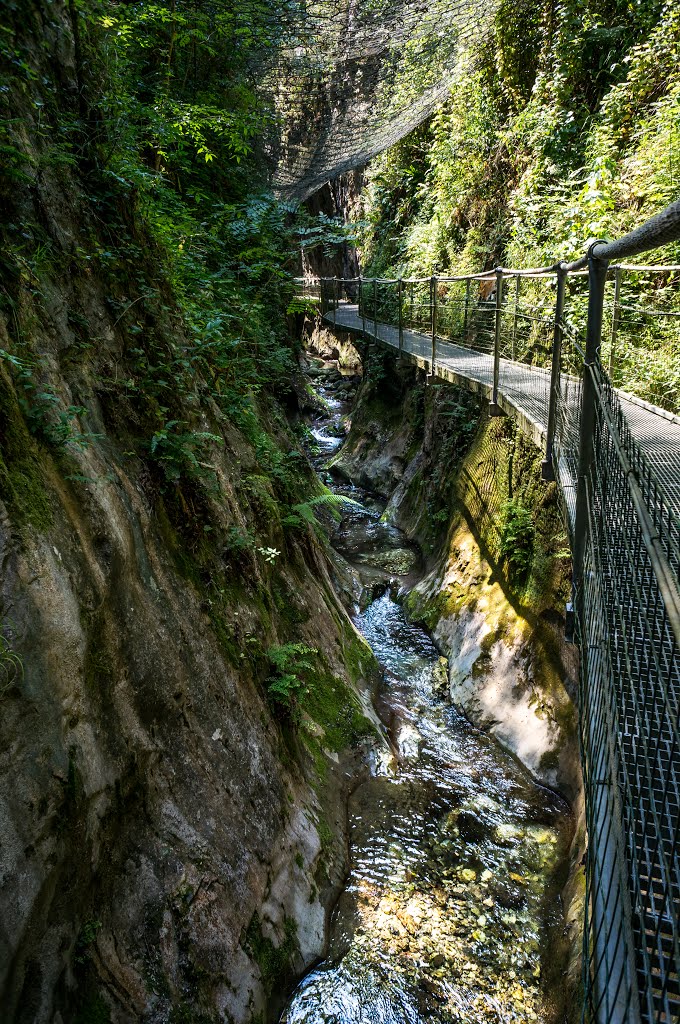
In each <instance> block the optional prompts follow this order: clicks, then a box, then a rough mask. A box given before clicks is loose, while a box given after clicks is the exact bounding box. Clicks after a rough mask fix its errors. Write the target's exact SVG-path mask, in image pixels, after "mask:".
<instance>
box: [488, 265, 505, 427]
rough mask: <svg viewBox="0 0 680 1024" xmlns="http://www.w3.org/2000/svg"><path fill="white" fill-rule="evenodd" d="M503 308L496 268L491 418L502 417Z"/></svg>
mask: <svg viewBox="0 0 680 1024" xmlns="http://www.w3.org/2000/svg"><path fill="white" fill-rule="evenodd" d="M502 306H503V268H502V267H496V315H495V319H494V338H493V392H492V396H491V405H490V407H489V412H490V414H491V415H492V416H502V415H503V414H502V411H501V408H500V406H499V405H498V382H499V378H500V370H501V314H502Z"/></svg>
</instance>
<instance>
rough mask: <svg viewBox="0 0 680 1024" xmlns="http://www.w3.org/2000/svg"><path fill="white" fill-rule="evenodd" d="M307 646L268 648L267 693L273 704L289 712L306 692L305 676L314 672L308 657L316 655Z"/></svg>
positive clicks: (286, 645) (283, 645)
mask: <svg viewBox="0 0 680 1024" xmlns="http://www.w3.org/2000/svg"><path fill="white" fill-rule="evenodd" d="M318 653H319V652H318V651H317V650H316V648H315V647H308V646H307V644H301V643H288V644H278V645H275V646H273V647H270V648H269V650H268V651H267V657H268V658H269V662H270V665H271V674H270V675H269V677H268V679H267V693H268V695H269V699H270V700H271V701H273V703H275V704H278V705H280V706H281V707H283V708H284V709H286V710H287V711H289V712H295V711H296V709H297V707H298V706H299V703H300V699H301V698H302V697H303V696H304V694H305V693H306V692H307V690H308V685H307V682H306V681H305V678H304V676H305V674H306V673H310V672H313V671H314V665H313V664H312V662H311V661H310V659H309V655H314V654H318Z"/></svg>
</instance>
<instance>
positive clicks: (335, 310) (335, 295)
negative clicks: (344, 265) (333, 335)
mask: <svg viewBox="0 0 680 1024" xmlns="http://www.w3.org/2000/svg"><path fill="white" fill-rule="evenodd" d="M337 322H338V279H337V277H334V278H333V326H334V327H335V325H336V323H337Z"/></svg>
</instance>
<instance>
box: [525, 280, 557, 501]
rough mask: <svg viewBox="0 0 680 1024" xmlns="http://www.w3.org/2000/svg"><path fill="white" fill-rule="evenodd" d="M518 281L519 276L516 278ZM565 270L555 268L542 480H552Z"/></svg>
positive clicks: (553, 476) (553, 473)
mask: <svg viewBox="0 0 680 1024" xmlns="http://www.w3.org/2000/svg"><path fill="white" fill-rule="evenodd" d="M517 280H518V281H519V278H517ZM566 281H567V271H566V269H565V266H564V264H563V263H560V265H559V266H558V268H557V295H556V297H555V323H554V327H553V344H552V368H551V370H550V399H549V403H548V426H547V429H546V441H545V459H544V461H543V462H542V463H541V477H542V479H543V480H547V481H550V480H554V479H555V469H554V466H553V445H554V442H555V421H556V419H557V403H558V401H559V399H560V364H561V362H562V333H563V330H564V324H563V320H562V314H563V312H564V290H565V284H566Z"/></svg>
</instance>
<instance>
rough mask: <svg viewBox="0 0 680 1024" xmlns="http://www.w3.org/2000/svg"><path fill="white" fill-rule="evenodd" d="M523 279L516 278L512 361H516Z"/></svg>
mask: <svg viewBox="0 0 680 1024" xmlns="http://www.w3.org/2000/svg"><path fill="white" fill-rule="evenodd" d="M520 281H521V277H520V276H519V274H518V275H517V277H516V278H515V313H514V316H513V318H512V359H513V361H514V359H515V339H516V338H517V314H518V313H519V283H520Z"/></svg>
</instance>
